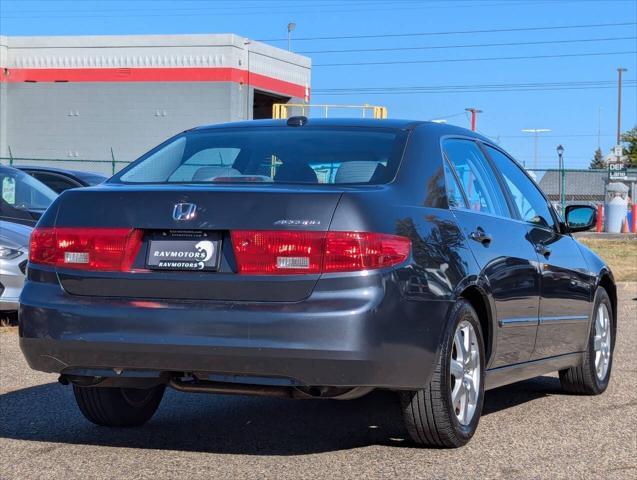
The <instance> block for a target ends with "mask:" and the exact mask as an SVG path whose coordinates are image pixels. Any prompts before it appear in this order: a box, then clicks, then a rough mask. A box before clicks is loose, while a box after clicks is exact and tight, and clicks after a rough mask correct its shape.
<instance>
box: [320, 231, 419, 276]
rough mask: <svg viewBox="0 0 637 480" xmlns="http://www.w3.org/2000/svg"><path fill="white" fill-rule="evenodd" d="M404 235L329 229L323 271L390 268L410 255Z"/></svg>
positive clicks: (409, 246) (408, 244)
mask: <svg viewBox="0 0 637 480" xmlns="http://www.w3.org/2000/svg"><path fill="white" fill-rule="evenodd" d="M410 248H411V241H410V240H409V239H408V238H405V237H399V236H396V235H386V234H384V233H368V232H328V233H327V242H326V246H325V259H324V261H323V271H324V272H351V271H356V270H373V269H375V268H384V267H390V266H392V265H397V264H399V263H402V262H404V261H405V260H406V259H407V257H408V256H409V250H410Z"/></svg>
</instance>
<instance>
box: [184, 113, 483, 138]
mask: <svg viewBox="0 0 637 480" xmlns="http://www.w3.org/2000/svg"><path fill="white" fill-rule="evenodd" d="M291 118H293V117H291ZM287 122H288V120H287V119H281V120H270V119H267V120H247V121H242V122H229V123H219V124H213V125H202V126H199V127H195V128H192V129H190V130H189V131H207V130H222V129H225V128H259V127H288V124H287ZM305 125H311V126H318V127H344V128H346V127H367V128H393V129H401V130H411V129H414V128H418V129H423V130H426V131H427V133H431V134H437V135H439V136H444V135H459V136H466V137H474V138H478V139H480V140H482V141H485V142H489V143H493V142H492V141H491V140H489V139H488V138H487V137H485V136H483V135H480V134H479V133H476V132H472V131H471V130H467V129H466V128H462V127H458V126H456V125H450V124H447V123H437V122H427V121H423V120H405V119H395V118H391V119H377V118H308V119H307V123H306V124H305ZM305 125H303V126H305ZM303 126H300V127H299V126H294V127H290V128H303Z"/></svg>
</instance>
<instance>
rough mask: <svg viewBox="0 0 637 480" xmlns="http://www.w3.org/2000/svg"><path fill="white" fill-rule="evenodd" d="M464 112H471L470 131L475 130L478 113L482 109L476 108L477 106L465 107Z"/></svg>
mask: <svg viewBox="0 0 637 480" xmlns="http://www.w3.org/2000/svg"><path fill="white" fill-rule="evenodd" d="M465 111H466V112H471V131H472V132H475V131H476V122H477V120H478V113H482V110H478V109H477V108H473V107H471V108H465Z"/></svg>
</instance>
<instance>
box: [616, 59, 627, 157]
mask: <svg viewBox="0 0 637 480" xmlns="http://www.w3.org/2000/svg"><path fill="white" fill-rule="evenodd" d="M625 71H626V69H625V68H621V67H620V68H618V69H617V143H616V145H619V144H620V141H621V136H622V72H625Z"/></svg>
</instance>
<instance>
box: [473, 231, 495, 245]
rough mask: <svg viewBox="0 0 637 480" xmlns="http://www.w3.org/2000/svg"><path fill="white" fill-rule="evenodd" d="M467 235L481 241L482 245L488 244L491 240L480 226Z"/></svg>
mask: <svg viewBox="0 0 637 480" xmlns="http://www.w3.org/2000/svg"><path fill="white" fill-rule="evenodd" d="M469 236H470V237H471V240H475V241H476V242H478V243H481V244H482V245H488V244H490V243H491V240H492V238H491V235H489V234H488V233H487V232H485V231H484V230H482V229H481V228H480V227H478V228H477V229H476V230H475V231H473V232H471V233H470V234H469Z"/></svg>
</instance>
